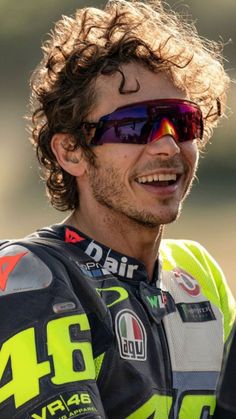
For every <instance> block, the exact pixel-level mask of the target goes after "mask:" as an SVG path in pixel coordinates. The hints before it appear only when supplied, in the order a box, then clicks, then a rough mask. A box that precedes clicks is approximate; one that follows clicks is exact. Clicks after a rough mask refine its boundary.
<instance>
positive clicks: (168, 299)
mask: <svg viewBox="0 0 236 419" xmlns="http://www.w3.org/2000/svg"><path fill="white" fill-rule="evenodd" d="M139 292H140V297H141V300H142V302H143V303H144V305H145V307H146V309H147V312H148V313H149V315H150V316H151V318H152V319H153V320H154V321H155V322H157V323H160V322H161V320H162V319H163V317H164V316H166V315H167V314H169V313H173V312H174V311H175V310H176V309H175V302H174V300H173V297H172V296H171V295H170V294H169V292H167V291H163V290H161V289H160V288H154V287H152V286H150V285H147V284H146V283H145V282H141V283H140V288H139Z"/></svg>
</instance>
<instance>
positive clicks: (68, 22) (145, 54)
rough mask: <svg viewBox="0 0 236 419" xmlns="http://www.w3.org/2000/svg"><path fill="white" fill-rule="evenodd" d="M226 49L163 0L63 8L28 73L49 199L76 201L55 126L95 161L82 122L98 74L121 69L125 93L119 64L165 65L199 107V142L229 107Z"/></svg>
mask: <svg viewBox="0 0 236 419" xmlns="http://www.w3.org/2000/svg"><path fill="white" fill-rule="evenodd" d="M221 50H222V47H221V45H220V44H218V43H215V42H210V41H208V40H205V39H203V38H200V37H199V35H198V34H197V31H196V28H195V26H194V25H193V23H191V22H188V21H187V20H186V19H184V18H183V17H182V16H180V15H178V14H177V13H175V12H174V11H172V10H171V9H170V8H169V7H168V6H167V5H163V3H162V2H161V0H150V1H149V3H142V2H138V1H135V0H134V1H126V0H110V1H109V2H108V3H107V4H106V6H105V8H104V10H100V9H96V8H92V7H88V8H84V9H80V10H77V11H76V13H75V16H74V17H66V16H63V17H62V19H61V20H60V21H58V22H57V23H56V25H55V29H54V31H53V32H52V34H51V36H50V39H49V40H48V41H46V42H45V43H44V45H43V51H44V58H43V59H42V61H41V63H40V65H39V66H38V67H37V68H36V70H35V72H34V74H33V77H32V80H31V87H32V96H31V109H32V125H33V126H32V138H33V139H32V142H33V144H34V146H35V148H36V153H37V157H38V160H39V163H40V165H41V166H42V168H43V171H44V179H45V181H46V187H47V192H48V195H49V198H50V200H51V203H52V205H53V206H54V207H55V208H57V209H59V210H61V211H65V210H68V209H75V208H78V206H79V194H78V190H77V185H76V181H75V177H74V176H71V175H70V174H69V173H67V172H66V171H64V170H63V169H62V168H61V167H60V165H59V164H58V162H57V160H56V158H55V156H54V154H53V152H52V150H51V145H50V143H51V139H52V136H53V135H54V134H55V133H67V134H69V135H70V137H71V138H72V139H73V147H74V148H73V149H76V148H78V147H81V148H82V149H83V151H84V153H85V155H86V157H87V158H88V159H89V161H90V163H91V164H95V156H94V154H93V151H92V148H91V147H89V144H88V140H87V138H86V137H85V135H84V134H83V131H82V129H81V122H82V121H84V120H86V117H87V115H88V114H89V112H91V110H92V109H93V107H94V106H95V103H96V96H95V91H94V85H95V81H96V79H97V77H99V75H101V74H103V75H112V74H114V73H115V72H117V71H119V72H120V73H121V74H122V82H121V85H120V89H119V91H120V93H121V94H125V93H127V92H126V91H125V89H124V83H125V79H124V74H123V73H122V71H121V65H122V64H128V63H131V62H136V63H139V64H141V65H143V66H144V67H145V68H147V69H149V70H150V71H152V72H155V73H157V72H161V71H164V72H166V73H167V74H168V75H169V76H170V77H171V79H172V81H173V83H174V85H175V86H176V87H178V88H179V89H181V90H182V91H183V92H185V93H186V95H187V97H188V98H189V99H190V100H192V101H194V102H196V103H198V104H199V106H200V107H201V109H202V112H203V115H204V118H205V121H204V122H205V123H204V137H203V140H202V141H201V143H200V142H199V148H200V147H201V148H202V147H203V146H204V145H205V144H206V143H207V141H208V140H209V138H210V137H211V134H212V129H213V127H214V126H216V124H217V121H218V119H219V113H220V112H219V108H220V107H221V109H222V113H223V112H224V108H225V100H226V92H227V88H228V85H229V77H228V76H227V74H226V72H225V70H224V68H223V64H222V61H223V59H222V56H221ZM129 93H130V92H129Z"/></svg>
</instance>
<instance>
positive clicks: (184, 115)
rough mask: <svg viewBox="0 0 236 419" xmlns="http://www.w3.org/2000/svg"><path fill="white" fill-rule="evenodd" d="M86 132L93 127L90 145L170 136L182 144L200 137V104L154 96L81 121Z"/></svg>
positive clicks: (144, 142) (201, 129)
mask: <svg viewBox="0 0 236 419" xmlns="http://www.w3.org/2000/svg"><path fill="white" fill-rule="evenodd" d="M81 126H82V127H83V128H84V129H85V131H86V132H87V134H89V133H90V132H91V129H95V133H94V136H93V138H92V140H91V142H90V144H91V145H94V146H95V145H102V144H107V143H112V144H115V143H121V144H148V143H151V142H155V141H158V140H159V139H160V138H162V137H163V136H165V135H170V136H172V137H173V138H174V140H175V141H176V142H180V143H183V142H185V141H192V140H194V139H197V138H198V139H202V137H203V116H202V112H201V109H200V107H199V106H198V105H197V104H196V103H194V102H190V101H188V100H181V99H156V100H150V101H145V102H139V103H133V104H130V105H127V106H123V107H120V108H118V109H116V110H115V111H114V112H112V113H110V114H108V115H105V116H103V117H102V118H101V119H100V120H99V122H97V123H92V122H83V123H82V124H81Z"/></svg>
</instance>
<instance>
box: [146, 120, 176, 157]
mask: <svg viewBox="0 0 236 419" xmlns="http://www.w3.org/2000/svg"><path fill="white" fill-rule="evenodd" d="M178 139H179V137H178V133H177V131H176V129H175V126H174V125H173V123H172V122H171V121H169V120H168V119H167V118H163V119H162V121H161V124H160V125H159V126H158V127H157V128H156V129H155V128H154V129H153V131H152V132H151V134H150V138H149V141H150V142H149V143H148V146H147V150H148V152H149V153H150V154H158V155H164V156H167V157H168V158H169V157H173V156H174V155H175V154H178V153H179V152H180V148H179V146H178Z"/></svg>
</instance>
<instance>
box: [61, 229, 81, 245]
mask: <svg viewBox="0 0 236 419" xmlns="http://www.w3.org/2000/svg"><path fill="white" fill-rule="evenodd" d="M82 240H85V238H84V237H81V236H80V235H79V234H78V233H76V232H75V231H73V230H70V229H69V228H66V231H65V242H66V243H79V242H81V241H82Z"/></svg>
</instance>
